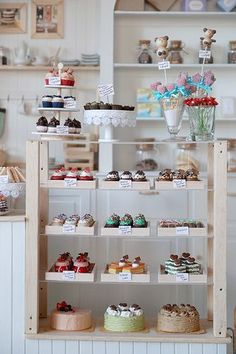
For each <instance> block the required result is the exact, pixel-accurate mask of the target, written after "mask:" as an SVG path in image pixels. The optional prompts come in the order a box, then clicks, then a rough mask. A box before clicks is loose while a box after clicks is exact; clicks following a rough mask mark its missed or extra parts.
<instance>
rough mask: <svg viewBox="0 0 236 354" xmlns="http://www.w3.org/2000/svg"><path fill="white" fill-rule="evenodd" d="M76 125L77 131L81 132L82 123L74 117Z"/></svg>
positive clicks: (77, 132)
mask: <svg viewBox="0 0 236 354" xmlns="http://www.w3.org/2000/svg"><path fill="white" fill-rule="evenodd" d="M73 123H74V127H75V133H76V134H79V133H80V132H81V123H80V121H79V120H76V119H73Z"/></svg>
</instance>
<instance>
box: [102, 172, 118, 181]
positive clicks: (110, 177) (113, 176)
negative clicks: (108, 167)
mask: <svg viewBox="0 0 236 354" xmlns="http://www.w3.org/2000/svg"><path fill="white" fill-rule="evenodd" d="M119 180H120V177H119V173H118V171H110V172H108V174H107V175H106V178H105V181H119Z"/></svg>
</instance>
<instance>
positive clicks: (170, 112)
mask: <svg viewBox="0 0 236 354" xmlns="http://www.w3.org/2000/svg"><path fill="white" fill-rule="evenodd" d="M183 101H184V99H183V97H169V98H162V99H161V100H160V104H161V108H162V111H163V115H164V118H165V121H166V125H167V129H168V132H169V134H170V140H178V138H177V134H178V133H179V131H180V128H181V124H182V119H183V112H184V105H183ZM180 139H181V140H182V138H180Z"/></svg>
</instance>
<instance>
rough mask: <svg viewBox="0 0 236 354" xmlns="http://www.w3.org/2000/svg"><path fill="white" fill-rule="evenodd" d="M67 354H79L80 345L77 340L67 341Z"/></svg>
mask: <svg viewBox="0 0 236 354" xmlns="http://www.w3.org/2000/svg"><path fill="white" fill-rule="evenodd" d="M66 354H79V343H78V341H76V340H70V341H66Z"/></svg>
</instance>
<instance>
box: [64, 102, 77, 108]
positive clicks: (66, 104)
mask: <svg viewBox="0 0 236 354" xmlns="http://www.w3.org/2000/svg"><path fill="white" fill-rule="evenodd" d="M64 108H76V101H75V100H68V101H67V100H64Z"/></svg>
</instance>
